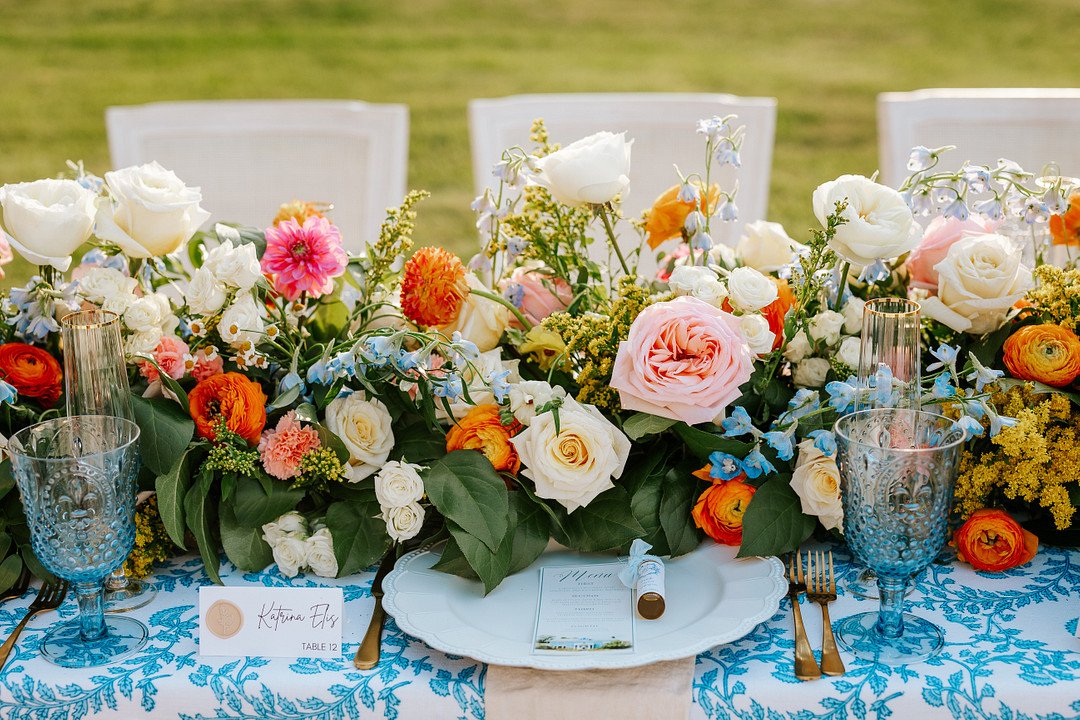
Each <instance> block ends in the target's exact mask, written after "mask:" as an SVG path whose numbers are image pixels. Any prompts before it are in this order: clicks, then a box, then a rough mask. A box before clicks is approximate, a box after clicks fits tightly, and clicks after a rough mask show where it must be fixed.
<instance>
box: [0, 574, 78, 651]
mask: <svg viewBox="0 0 1080 720" xmlns="http://www.w3.org/2000/svg"><path fill="white" fill-rule="evenodd" d="M67 589H68V584H67V583H66V582H64V581H63V580H55V581H53V582H47V583H44V584H43V585H42V586H41V589H40V590H38V594H37V597H35V598H34V602H32V603H30V607H29V608H27V610H26V615H24V616H23V619H22V620H20V621H19V624H18V625H16V626H15V629H14V630H12V631H11V635H9V636H8V639H7V640H5V641H4V644H3V645H0V670H2V669H3V668H4V664H5V663H6V662H7V659H8V656H9V655H11V651H12V650H13V649H15V641H16V640H18V639H19V635H21V634H22V631H23V628H24V627H26V623H28V622H30V618H32V617H34V616H35V615H37V614H38V613H42V612H45V611H46V610H55V609H56V608H58V607H60V605H61V604H62V603H63V602H64V596H65V595H67Z"/></svg>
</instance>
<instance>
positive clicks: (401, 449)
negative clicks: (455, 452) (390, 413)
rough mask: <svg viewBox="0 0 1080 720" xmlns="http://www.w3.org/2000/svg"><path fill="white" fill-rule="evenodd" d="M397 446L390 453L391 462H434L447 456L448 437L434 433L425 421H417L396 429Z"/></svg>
mask: <svg viewBox="0 0 1080 720" xmlns="http://www.w3.org/2000/svg"><path fill="white" fill-rule="evenodd" d="M394 439H395V441H396V444H395V445H394V450H393V452H392V453H390V459H391V460H404V461H406V462H411V463H420V464H421V465H422V464H424V463H429V462H432V461H433V460H436V459H437V458H440V457H442V456H443V455H445V454H446V435H445V434H443V433H441V432H438V431H434V430H432V429H431V428H429V427H428V425H427V423H425V422H424V421H423V420H416V421H414V422H410V423H409V424H407V425H405V426H403V427H402V428H401V429H398V428H396V427H395V428H394Z"/></svg>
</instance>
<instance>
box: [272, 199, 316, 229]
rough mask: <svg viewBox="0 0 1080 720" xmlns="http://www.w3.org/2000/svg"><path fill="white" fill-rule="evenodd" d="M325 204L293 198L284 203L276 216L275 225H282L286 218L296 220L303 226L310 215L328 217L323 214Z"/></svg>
mask: <svg viewBox="0 0 1080 720" xmlns="http://www.w3.org/2000/svg"><path fill="white" fill-rule="evenodd" d="M324 208H325V206H324V205H321V204H320V203H313V202H307V201H306V200H293V201H292V202H287V203H283V204H282V205H281V207H279V208H278V211H277V215H275V216H274V223H273V224H274V225H275V226H276V225H280V224H281V223H283V222H285V221H286V220H295V221H296V224H297V225H300V226H303V225H304V221H305V220H307V219H308V218H309V217H326V216H325V215H324V214H323V209H324Z"/></svg>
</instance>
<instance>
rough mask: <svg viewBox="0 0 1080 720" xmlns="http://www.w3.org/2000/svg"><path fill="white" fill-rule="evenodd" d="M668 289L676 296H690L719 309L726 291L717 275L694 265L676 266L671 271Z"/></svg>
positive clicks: (726, 293)
mask: <svg viewBox="0 0 1080 720" xmlns="http://www.w3.org/2000/svg"><path fill="white" fill-rule="evenodd" d="M668 287H670V288H671V290H672V291H673V292H674V293H675V294H676V295H690V296H692V297H696V298H697V299H698V300H703V301H705V302H707V303H709V304H710V305H713V306H715V307H720V306H721V305H723V304H724V298H726V297H727V295H728V291H727V287H726V286H725V285H724V283H722V282H720V278H719V277H718V276H717V274H716V273H715V272H714V271H712V270H710V269H709V268H703V267H698V266H695V265H678V266H676V267H675V269H674V270H672V271H671V277H670V278H669V279H668Z"/></svg>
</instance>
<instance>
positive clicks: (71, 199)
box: [0, 180, 97, 272]
mask: <svg viewBox="0 0 1080 720" xmlns="http://www.w3.org/2000/svg"><path fill="white" fill-rule="evenodd" d="M96 197H97V196H96V195H94V193H93V192H91V191H90V190H87V189H86V188H84V187H83V186H82V185H80V184H79V183H77V182H75V181H74V180H35V181H34V182H24V183H14V184H9V185H4V186H3V187H0V231H2V232H0V237H3V238H6V239H7V241H8V243H9V244H10V245H11V247H12V248H13V249H14V250H16V251H17V252H18V253H19V254H20V255H22V256H23V258H24V259H25V260H26V261H27V262H29V263H31V264H33V265H52V266H53V267H54V268H56V269H57V270H59V271H60V272H65V271H66V270H67V269H68V267H70V266H71V254H72V253H73V252H75V250H76V249H78V247H79V246H80V245H82V244H83V243H84V242H86V241H87V239H88V238H89V237H90V232H91V231H92V230H93V229H94V214H95V212H96V211H95V207H94V202H95V199H96Z"/></svg>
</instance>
